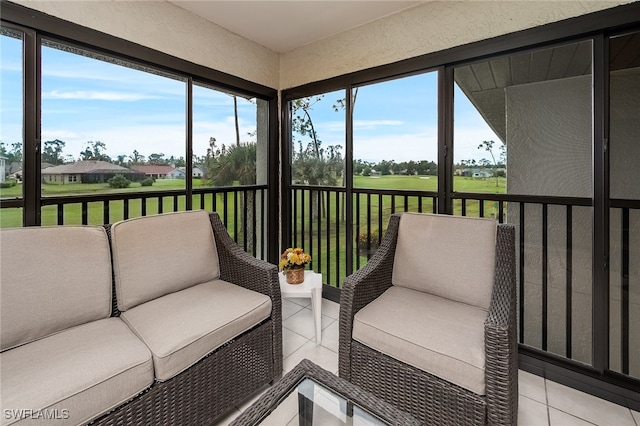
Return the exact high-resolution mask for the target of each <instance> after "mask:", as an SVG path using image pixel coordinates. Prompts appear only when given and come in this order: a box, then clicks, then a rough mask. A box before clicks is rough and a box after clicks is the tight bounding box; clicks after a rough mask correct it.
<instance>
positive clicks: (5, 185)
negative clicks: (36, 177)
mask: <svg viewBox="0 0 640 426" xmlns="http://www.w3.org/2000/svg"><path fill="white" fill-rule="evenodd" d="M17 184H18V181H17V180H15V179H7V180H5V181H4V182H0V188H12V187H14V186H16V185H17Z"/></svg>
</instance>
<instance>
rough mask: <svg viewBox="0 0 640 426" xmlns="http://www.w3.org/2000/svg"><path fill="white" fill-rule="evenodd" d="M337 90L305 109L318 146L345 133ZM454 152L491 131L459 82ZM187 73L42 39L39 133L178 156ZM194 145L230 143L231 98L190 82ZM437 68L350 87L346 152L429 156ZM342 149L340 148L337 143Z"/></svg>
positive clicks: (7, 130) (4, 117) (15, 137)
mask: <svg viewBox="0 0 640 426" xmlns="http://www.w3.org/2000/svg"><path fill="white" fill-rule="evenodd" d="M0 43H1V44H0V55H1V56H0V61H1V62H0V93H1V94H2V95H1V104H0V106H1V109H0V113H1V115H0V124H1V128H0V140H2V141H3V142H4V143H5V144H6V145H10V144H11V143H13V142H16V141H20V140H21V138H22V136H21V133H22V89H21V81H22V69H21V42H20V40H17V39H13V38H10V37H7V36H0ZM344 97H345V94H344V91H338V92H332V93H328V94H325V95H324V96H322V99H321V100H320V101H318V102H316V103H315V104H314V105H313V107H312V109H311V110H310V114H311V116H312V119H313V122H314V125H315V127H316V131H317V134H318V137H319V138H320V140H321V141H322V144H323V146H325V147H326V146H328V145H341V146H342V147H343V148H344V145H345V143H344V140H345V113H344V110H342V109H340V110H339V111H338V112H336V111H335V110H334V108H333V106H334V105H336V104H337V100H338V99H343V98H344ZM237 99H238V117H239V127H240V135H241V141H243V142H248V141H255V139H256V136H255V132H256V111H257V106H256V104H255V100H247V99H244V98H241V97H239V98H237ZM455 121H456V127H455V132H456V136H455V139H454V141H455V146H456V149H455V154H454V159H455V161H456V162H457V161H459V160H460V159H472V158H473V159H476V160H479V159H481V158H486V157H487V155H488V154H487V153H486V152H484V151H481V150H478V149H477V146H478V145H479V144H480V143H481V142H482V141H483V140H496V141H497V140H498V138H497V136H496V135H495V134H494V133H493V132H492V131H491V129H490V128H489V127H488V126H487V125H486V123H485V122H484V120H483V119H482V118H481V117H480V115H479V114H478V113H477V112H476V110H475V108H474V107H473V106H472V105H471V104H470V103H469V102H468V100H467V99H466V97H465V96H464V95H463V94H462V92H460V91H459V90H457V91H456V115H455ZM185 123H186V82H185V81H184V80H181V79H180V78H175V77H174V78H169V77H167V76H160V75H156V74H152V73H149V72H145V71H144V70H140V69H133V68H129V67H125V66H122V65H118V64H114V63H109V62H105V61H101V60H98V59H95V58H92V57H87V56H83V55H79V54H77V53H72V52H68V51H63V50H60V49H58V48H55V47H52V46H44V47H43V49H42V140H43V142H44V141H47V140H53V139H60V140H63V141H64V142H65V143H66V145H65V148H64V152H63V155H64V156H68V158H74V159H78V158H79V155H80V152H81V151H83V150H84V148H85V147H86V145H87V142H88V141H101V142H103V143H104V144H105V145H106V147H107V154H108V155H109V156H110V157H111V158H113V159H115V158H117V156H119V155H126V156H130V155H131V154H132V153H133V151H134V150H137V151H138V152H139V153H140V154H142V155H144V156H149V154H152V153H163V154H164V155H165V157H170V156H172V155H173V156H175V157H176V158H178V157H185V148H184V147H185V140H186V124H185ZM193 133H194V154H195V155H198V156H202V155H205V153H206V149H207V147H208V146H209V138H210V137H215V138H216V140H217V141H218V143H219V144H222V143H224V144H227V145H229V144H233V143H235V126H234V113H233V98H232V97H231V96H230V95H229V94H227V93H225V92H222V91H219V90H215V89H213V88H208V87H204V86H196V87H194V123H193ZM436 141H437V75H436V73H435V72H430V73H425V74H420V75H416V76H411V77H405V78H401V79H396V80H392V81H387V82H383V83H376V84H371V85H368V86H363V87H360V88H359V89H358V96H357V99H356V103H355V110H354V158H356V159H362V160H365V161H371V162H379V161H380V160H383V159H385V160H394V161H396V162H402V161H409V160H415V161H420V160H429V161H436V160H437V142H436ZM343 152H344V151H343Z"/></svg>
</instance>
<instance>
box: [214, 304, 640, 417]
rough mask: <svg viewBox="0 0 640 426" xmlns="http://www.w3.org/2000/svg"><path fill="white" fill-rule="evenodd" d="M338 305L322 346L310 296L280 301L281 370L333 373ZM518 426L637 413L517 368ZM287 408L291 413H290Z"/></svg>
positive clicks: (328, 318) (331, 309)
mask: <svg viewBox="0 0 640 426" xmlns="http://www.w3.org/2000/svg"><path fill="white" fill-rule="evenodd" d="M339 311H340V307H339V305H338V304H337V303H334V302H331V301H329V300H326V299H323V300H322V344H321V345H320V346H317V345H316V344H315V335H314V327H313V316H312V313H311V306H310V303H309V299H283V300H282V326H283V329H282V338H283V356H284V373H286V372H288V371H290V370H291V369H292V368H293V367H295V366H296V365H297V364H298V362H300V361H301V360H302V359H304V358H307V359H309V360H311V361H313V362H315V363H316V364H318V365H320V366H321V367H323V368H324V369H326V370H329V371H331V372H333V373H336V374H337V372H338V314H339ZM519 380H520V383H519V391H520V399H519V401H518V406H519V410H518V424H519V425H520V426H560V425H561V426H574V425H575V426H581V425H601V426H609V425H611V426H627V425H628V426H640V413H639V412H637V411H633V410H629V409H628V408H624V407H622V406H620V405H616V404H613V403H611V402H608V401H605V400H602V399H599V398H596V397H594V396H591V395H588V394H586V393H583V392H580V391H577V390H575V389H572V388H569V387H566V386H563V385H561V384H558V383H555V382H552V381H550V380H546V379H544V378H542V377H539V376H536V375H533V374H530V373H527V372H525V371H520V374H519ZM262 392H264V390H263V391H261V392H259V394H258V395H254V396H253V397H250V398H249V399H248V400H247V401H245V402H244V403H243V404H241V405H239V406H238V407H236V411H234V412H232V413H230V414H229V416H228V417H227V418H225V419H223V420H222V421H221V422H220V423H219V424H220V425H227V424H229V423H230V422H231V421H232V420H233V419H234V418H235V417H236V416H237V415H238V414H240V413H241V412H242V411H243V410H245V409H246V408H247V407H249V405H251V403H252V402H253V401H255V400H256V399H257V398H258V397H259V396H260V394H261V393H262ZM283 408H284V409H283V410H280V411H281V412H282V416H281V418H280V420H281V421H279V422H278V423H279V424H274V425H273V426H281V425H286V424H288V423H289V421H290V420H291V419H292V418H293V417H294V416H295V412H296V409H297V405H296V404H293V405H290V406H289V407H288V408H286V407H283ZM289 411H290V412H289Z"/></svg>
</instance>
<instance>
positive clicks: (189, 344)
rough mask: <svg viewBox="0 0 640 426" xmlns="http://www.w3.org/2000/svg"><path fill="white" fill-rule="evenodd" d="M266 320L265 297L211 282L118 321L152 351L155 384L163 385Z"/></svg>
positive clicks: (128, 313)
mask: <svg viewBox="0 0 640 426" xmlns="http://www.w3.org/2000/svg"><path fill="white" fill-rule="evenodd" d="M269 315H271V299H270V298H269V297H267V296H265V295H263V294H260V293H257V292H254V291H251V290H247V289H245V288H243V287H240V286H237V285H234V284H231V283H228V282H226V281H222V280H214V281H210V282H207V283H203V284H199V285H197V286H194V287H190V288H188V289H185V290H181V291H179V292H177V293H172V294H168V295H166V296H163V297H161V298H159V299H155V300H152V301H150V302H147V303H143V304H142V305H138V306H136V307H135V308H133V309H129V310H128V311H126V312H124V313H123V314H122V316H121V318H122V319H123V320H124V321H125V322H126V323H127V324H129V326H130V327H131V329H132V330H134V332H135V333H136V334H137V335H138V336H139V337H140V339H141V340H142V341H143V342H145V343H146V345H147V346H148V347H149V349H151V353H152V354H153V364H154V368H155V375H156V379H157V380H160V381H164V380H168V379H170V378H171V377H173V376H175V375H176V374H178V373H180V372H181V371H183V370H186V369H187V368H189V367H190V366H191V365H193V364H195V363H196V362H197V361H199V360H200V359H201V358H203V357H204V356H205V355H207V354H208V353H210V352H211V351H213V350H214V349H216V348H218V347H219V346H221V345H222V344H224V343H226V342H227V341H229V340H230V339H232V338H234V337H235V336H238V335H239V334H241V333H242V332H244V331H246V330H248V329H250V328H251V327H253V326H254V325H256V324H258V323H260V322H261V321H262V320H264V319H265V318H268V317H269Z"/></svg>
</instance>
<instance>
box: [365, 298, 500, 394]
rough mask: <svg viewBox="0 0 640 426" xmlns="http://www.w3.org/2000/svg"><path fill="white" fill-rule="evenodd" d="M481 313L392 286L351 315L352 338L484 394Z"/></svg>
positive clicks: (461, 305)
mask: <svg viewBox="0 0 640 426" xmlns="http://www.w3.org/2000/svg"><path fill="white" fill-rule="evenodd" d="M486 317H487V312H485V311H484V310H482V309H480V308H477V307H475V306H470V305H467V304H464V303H460V302H454V301H452V300H448V299H444V298H442V297H438V296H433V295H431V294H427V293H423V292H420V291H416V290H411V289H408V288H404V287H393V286H392V287H390V288H389V290H387V291H386V292H385V293H383V294H382V295H381V296H380V297H378V298H377V299H376V300H374V301H373V302H372V303H370V304H369V305H367V306H365V307H364V308H363V309H361V310H360V311H359V312H358V313H357V314H356V315H355V318H354V323H353V338H354V339H355V340H357V341H358V342H360V343H363V344H365V345H367V346H369V347H370V348H373V349H376V350H378V351H380V352H382V353H384V354H387V355H389V356H391V357H393V358H395V359H397V360H400V361H402V362H404V363H406V364H409V365H412V366H414V367H416V368H419V369H421V370H423V371H426V372H428V373H431V374H433V375H435V376H438V377H440V378H442V379H444V380H447V381H449V382H451V383H454V384H456V385H458V386H461V387H463V388H465V389H468V390H470V391H472V392H474V393H476V394H478V395H484V394H485V381H484V368H485V367H484V366H485V346H484V321H485V319H486Z"/></svg>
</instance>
